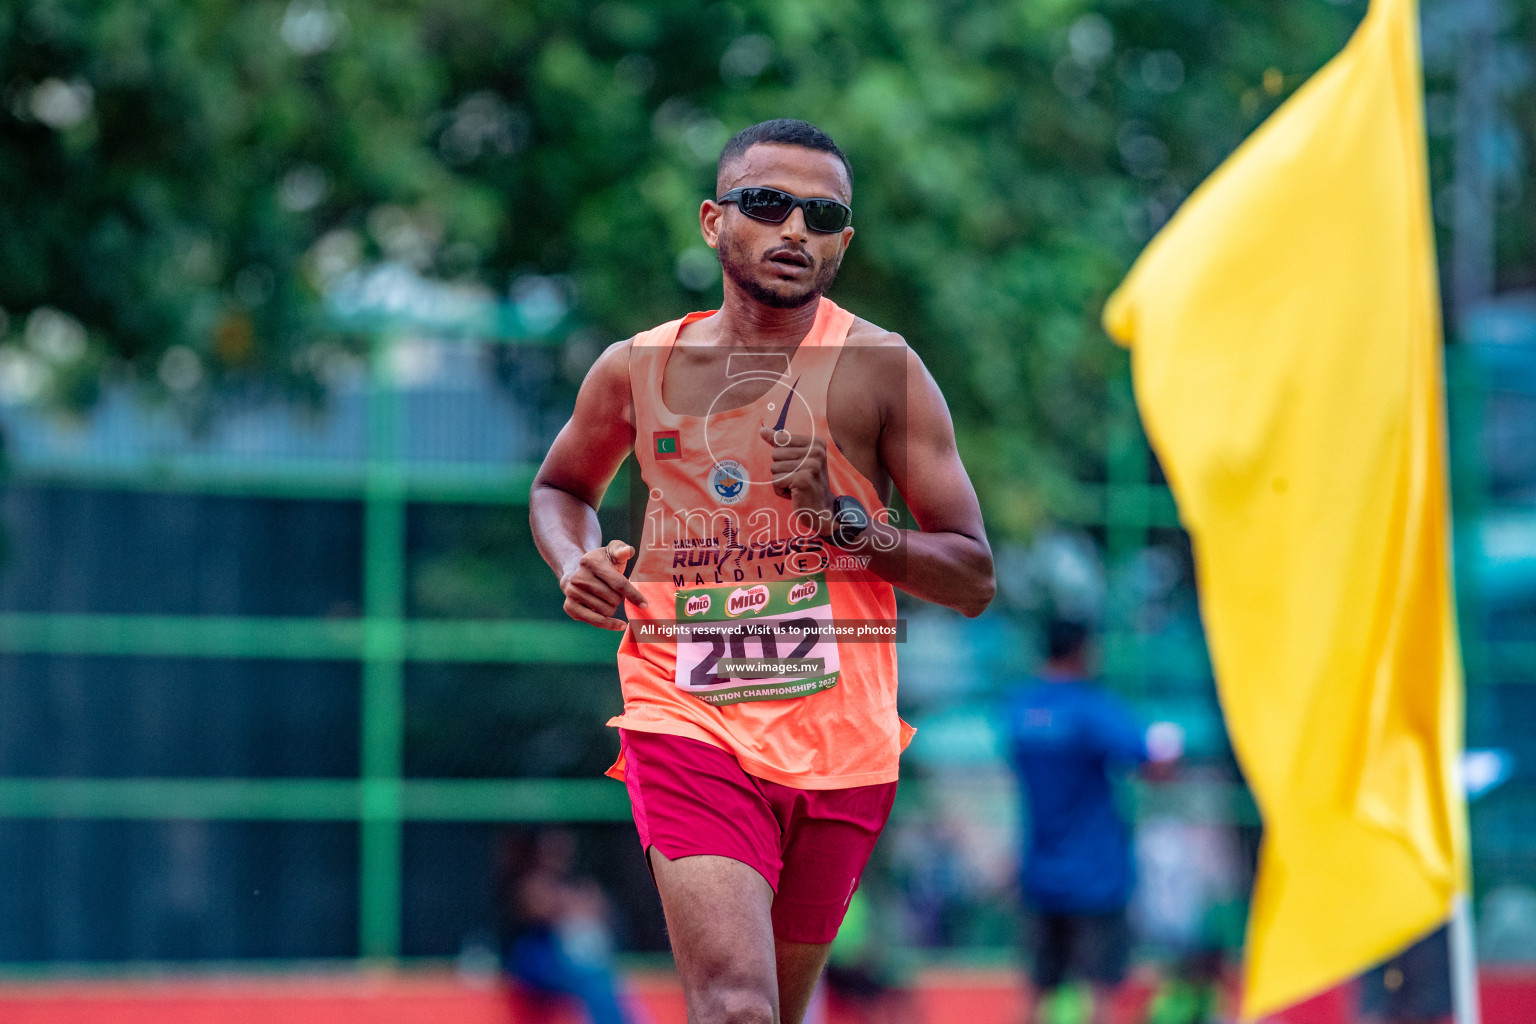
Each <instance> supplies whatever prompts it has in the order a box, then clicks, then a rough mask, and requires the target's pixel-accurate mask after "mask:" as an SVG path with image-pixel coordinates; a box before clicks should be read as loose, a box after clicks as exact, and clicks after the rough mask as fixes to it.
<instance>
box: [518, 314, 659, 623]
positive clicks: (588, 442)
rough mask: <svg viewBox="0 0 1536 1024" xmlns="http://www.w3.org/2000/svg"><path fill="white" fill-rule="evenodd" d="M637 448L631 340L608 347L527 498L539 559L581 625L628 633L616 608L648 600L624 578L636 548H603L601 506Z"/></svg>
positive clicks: (620, 543)
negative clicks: (550, 571) (631, 387)
mask: <svg viewBox="0 0 1536 1024" xmlns="http://www.w3.org/2000/svg"><path fill="white" fill-rule="evenodd" d="M634 445H635V420H634V407H633V405H632V403H631V400H630V393H629V342H627V341H621V342H618V343H616V344H614V345H610V346H609V347H608V349H607V351H605V352H604V353H603V354H602V355H601V356H599V357H598V359H597V362H595V363H593V364H592V369H590V370H588V371H587V377H586V379H585V380H583V381H582V382H581V391H580V392H579V393H578V394H577V396H576V409H575V411H574V412H572V413H571V418H570V421H569V422H567V423H566V425H565V426H564V427H563V428H561V430H560V433H559V435H557V436H556V437H555V442H554V444H552V445H550V446H549V452H548V454H546V455H545V456H544V463H543V465H541V466H540V467H539V471H538V473H537V474H535V475H534V478H533V490H532V492H531V493H530V494H529V495H528V521H529V524H530V525H531V526H532V528H533V542H534V543H535V544H536V545H538V548H539V554H541V555H543V556H544V561H546V562H548V563H549V567H550V568H551V569H553V570H554V571H555V575H556V576H558V577H559V578H560V590H561V592H562V593H564V594H565V613H566V614H567V615H569V616H570V617H571V618H573V619H576V620H577V621H578V622H589V623H591V624H592V625H594V626H602V627H603V628H605V629H612V630H618V631H623V629H624V628H625V623H624V621H623V620H622V619H617V618H614V614H613V613H614V612H615V611H616V610H617V609H618V606H619V602H620V601H622V600H623V599H624V598H626V597H627V598H629V599H630V600H631V601H634V602H635V603H636V604H641V605H643V604H645V598H644V597H643V596H642V595H641V593H640V591H639V590H637V589H635V585H634V584H633V583H631V582H629V580H628V579H626V578H625V576H624V566H625V565H626V564H627V563H628V562H629V560H630V559H631V558H633V557H634V556H635V549H634V548H632V547H630V546H629V545H628V544H626V543H625V542H624V541H622V540H612V541H609V542H608V543H607V544H606V545H605V544H604V543H603V534H602V528H601V527H600V526H599V525H598V521H597V508H598V506H599V505H600V504H602V501H603V494H604V492H605V491H607V490H608V485H609V484H610V483H612V482H613V477H614V475H615V474H616V473H618V471H619V466H620V465H621V464H622V463H623V462H624V459H625V458H626V457H627V456H628V455H629V453H630V452H631V451H632V450H633V448H634Z"/></svg>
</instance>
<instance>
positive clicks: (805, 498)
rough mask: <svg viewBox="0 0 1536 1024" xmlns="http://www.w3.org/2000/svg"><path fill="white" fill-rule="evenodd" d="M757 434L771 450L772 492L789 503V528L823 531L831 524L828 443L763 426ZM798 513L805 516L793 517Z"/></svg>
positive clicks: (800, 530)
mask: <svg viewBox="0 0 1536 1024" xmlns="http://www.w3.org/2000/svg"><path fill="white" fill-rule="evenodd" d="M757 435H758V436H759V437H761V438H762V439H763V440H764V441H766V442H767V443H768V444H769V445H771V446H772V448H773V493H775V494H777V495H778V496H779V497H781V498H788V499H789V500H790V516H791V519H790V524H791V528H792V529H794V530H795V532H797V533H805V532H809V533H823V532H825V531H826V530H827V529H828V528H830V526H831V525H832V485H831V482H830V481H829V480H828V478H827V442H826V441H824V440H823V439H821V438H819V437H811V436H809V435H806V434H791V433H789V432H788V431H784V430H779V431H775V430H773V429H771V428H769V427H763V428H762V429H761V430H759V431H758V432H757ZM780 442H783V443H780ZM799 512H805V513H806V515H804V516H800V515H796V513H799ZM808 527H809V528H810V529H808Z"/></svg>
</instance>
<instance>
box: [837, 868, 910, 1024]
mask: <svg viewBox="0 0 1536 1024" xmlns="http://www.w3.org/2000/svg"><path fill="white" fill-rule="evenodd" d="M825 983H826V988H827V992H828V994H829V995H830V996H831V998H832V1000H833V1002H834V1005H836V1006H838V1007H840V1008H841V1009H842V1011H843V1012H842V1013H841V1015H840V1018H841V1019H843V1020H853V1021H858V1022H860V1024H913V1022H915V1021H916V1020H917V1008H916V1007H915V1006H914V1005H913V1000H912V993H911V992H909V991H907V990H906V989H904V988H902V987H900V986H898V985H897V984H895V982H894V980H893V978H892V971H891V967H890V962H889V951H888V948H887V946H886V943H885V942H884V941H883V936H882V932H881V929H879V928H878V927H876V924H875V920H874V908H873V905H872V902H871V900H870V898H869V896H868V895H866V894H865V891H864V890H863V889H862V888H861V889H857V890H855V891H854V894H853V897H852V899H850V900H849V903H848V914H847V916H846V917H844V918H843V926H842V928H840V929H839V930H838V933H837V938H836V939H834V940H832V954H831V956H830V958H829V959H828V961H827V972H826V976H825Z"/></svg>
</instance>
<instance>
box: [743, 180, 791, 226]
mask: <svg viewBox="0 0 1536 1024" xmlns="http://www.w3.org/2000/svg"><path fill="white" fill-rule="evenodd" d="M737 203H738V204H739V205H740V206H741V212H742V213H744V214H746V215H747V216H748V217H752V218H755V219H757V220H765V221H767V222H768V223H770V224H777V223H779V222H780V221H782V220H783V219H784V218H785V217H788V216H789V211H790V210H793V209H794V208H795V197H794V196H792V195H789V194H788V193H785V192H780V191H778V190H776V189H771V188H749V189H743V190H742V193H741V198H740V199H738V200H737Z"/></svg>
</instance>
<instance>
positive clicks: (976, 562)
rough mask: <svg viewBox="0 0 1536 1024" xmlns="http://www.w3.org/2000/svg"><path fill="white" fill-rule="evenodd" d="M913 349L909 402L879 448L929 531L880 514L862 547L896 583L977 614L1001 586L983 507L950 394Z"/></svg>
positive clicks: (892, 411)
mask: <svg viewBox="0 0 1536 1024" xmlns="http://www.w3.org/2000/svg"><path fill="white" fill-rule="evenodd" d="M905 352H906V362H905V367H904V369H905V377H906V384H905V401H900V400H898V401H895V402H892V403H891V407H890V408H889V409H888V410H886V418H885V421H884V423H883V424H882V426H881V430H880V442H879V453H880V462H881V464H882V465H883V466H884V467H885V469H886V471H887V472H889V473H890V474H891V482H892V483H893V484H895V486H896V489H897V490H898V491H899V492H901V496H902V498H903V499H904V500H905V501H906V503H907V508H909V509H911V511H912V518H913V519H914V520H916V523H917V526H918V527H919V529H920V530H921V532H919V531H918V530H903V529H900V528H898V527H896V526H894V525H891V524H889V523H884V522H882V521H881V520H882V519H883V518H884V517H882V516H879V515H877V516H875V517H874V518H873V521H872V522H871V524H870V527H869V529H868V531H866V534H867V535H866V538H865V541H864V544H863V546H862V549H861V553H863V552H867V553H869V554H870V555H871V556H872V558H871V560H870V566H869V567H870V569H871V570H872V571H873V572H875V573H876V574H877V575H879V576H880V577H882V578H883V579H885V580H886V581H887V582H889V583H890V584H892V585H893V586H896V587H899V588H901V589H902V590H905V591H906V592H907V593H909V594H911V595H912V596H914V597H920V598H922V599H923V600H925V601H932V602H933V603H935V604H942V605H944V606H946V607H949V608H953V609H955V610H956V611H958V612H961V613H962V614H964V615H966V616H968V617H975V616H977V615H980V614H981V613H982V612H983V611H984V610H985V609H986V607H987V605H988V604H990V603H991V601H992V596H993V594H995V593H996V592H997V581H996V579H995V578H994V576H993V567H992V548H991V546H990V545H988V543H987V534H986V528H985V527H984V526H983V524H982V521H981V506H980V505H979V504H978V503H977V501H976V489H975V488H974V487H972V486H971V478H970V477H969V476H968V475H967V474H966V472H965V466H964V465H962V464H961V462H960V453H959V451H958V450H957V449H956V447H955V427H954V423H953V421H951V419H950V416H949V406H948V405H946V404H945V402H944V395H943V394H942V393H941V392H940V391H939V385H938V384H937V383H936V382H935V381H934V379H933V377H932V376H931V375H929V373H928V368H927V367H926V366H924V365H923V362H922V360H921V359H919V358H918V356H917V353H916V352H913V351H912V350H911V349H910V348H907V349H906V350H905ZM894 384H895V386H894V388H893V391H900V390H901V384H900V383H899V382H894Z"/></svg>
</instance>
